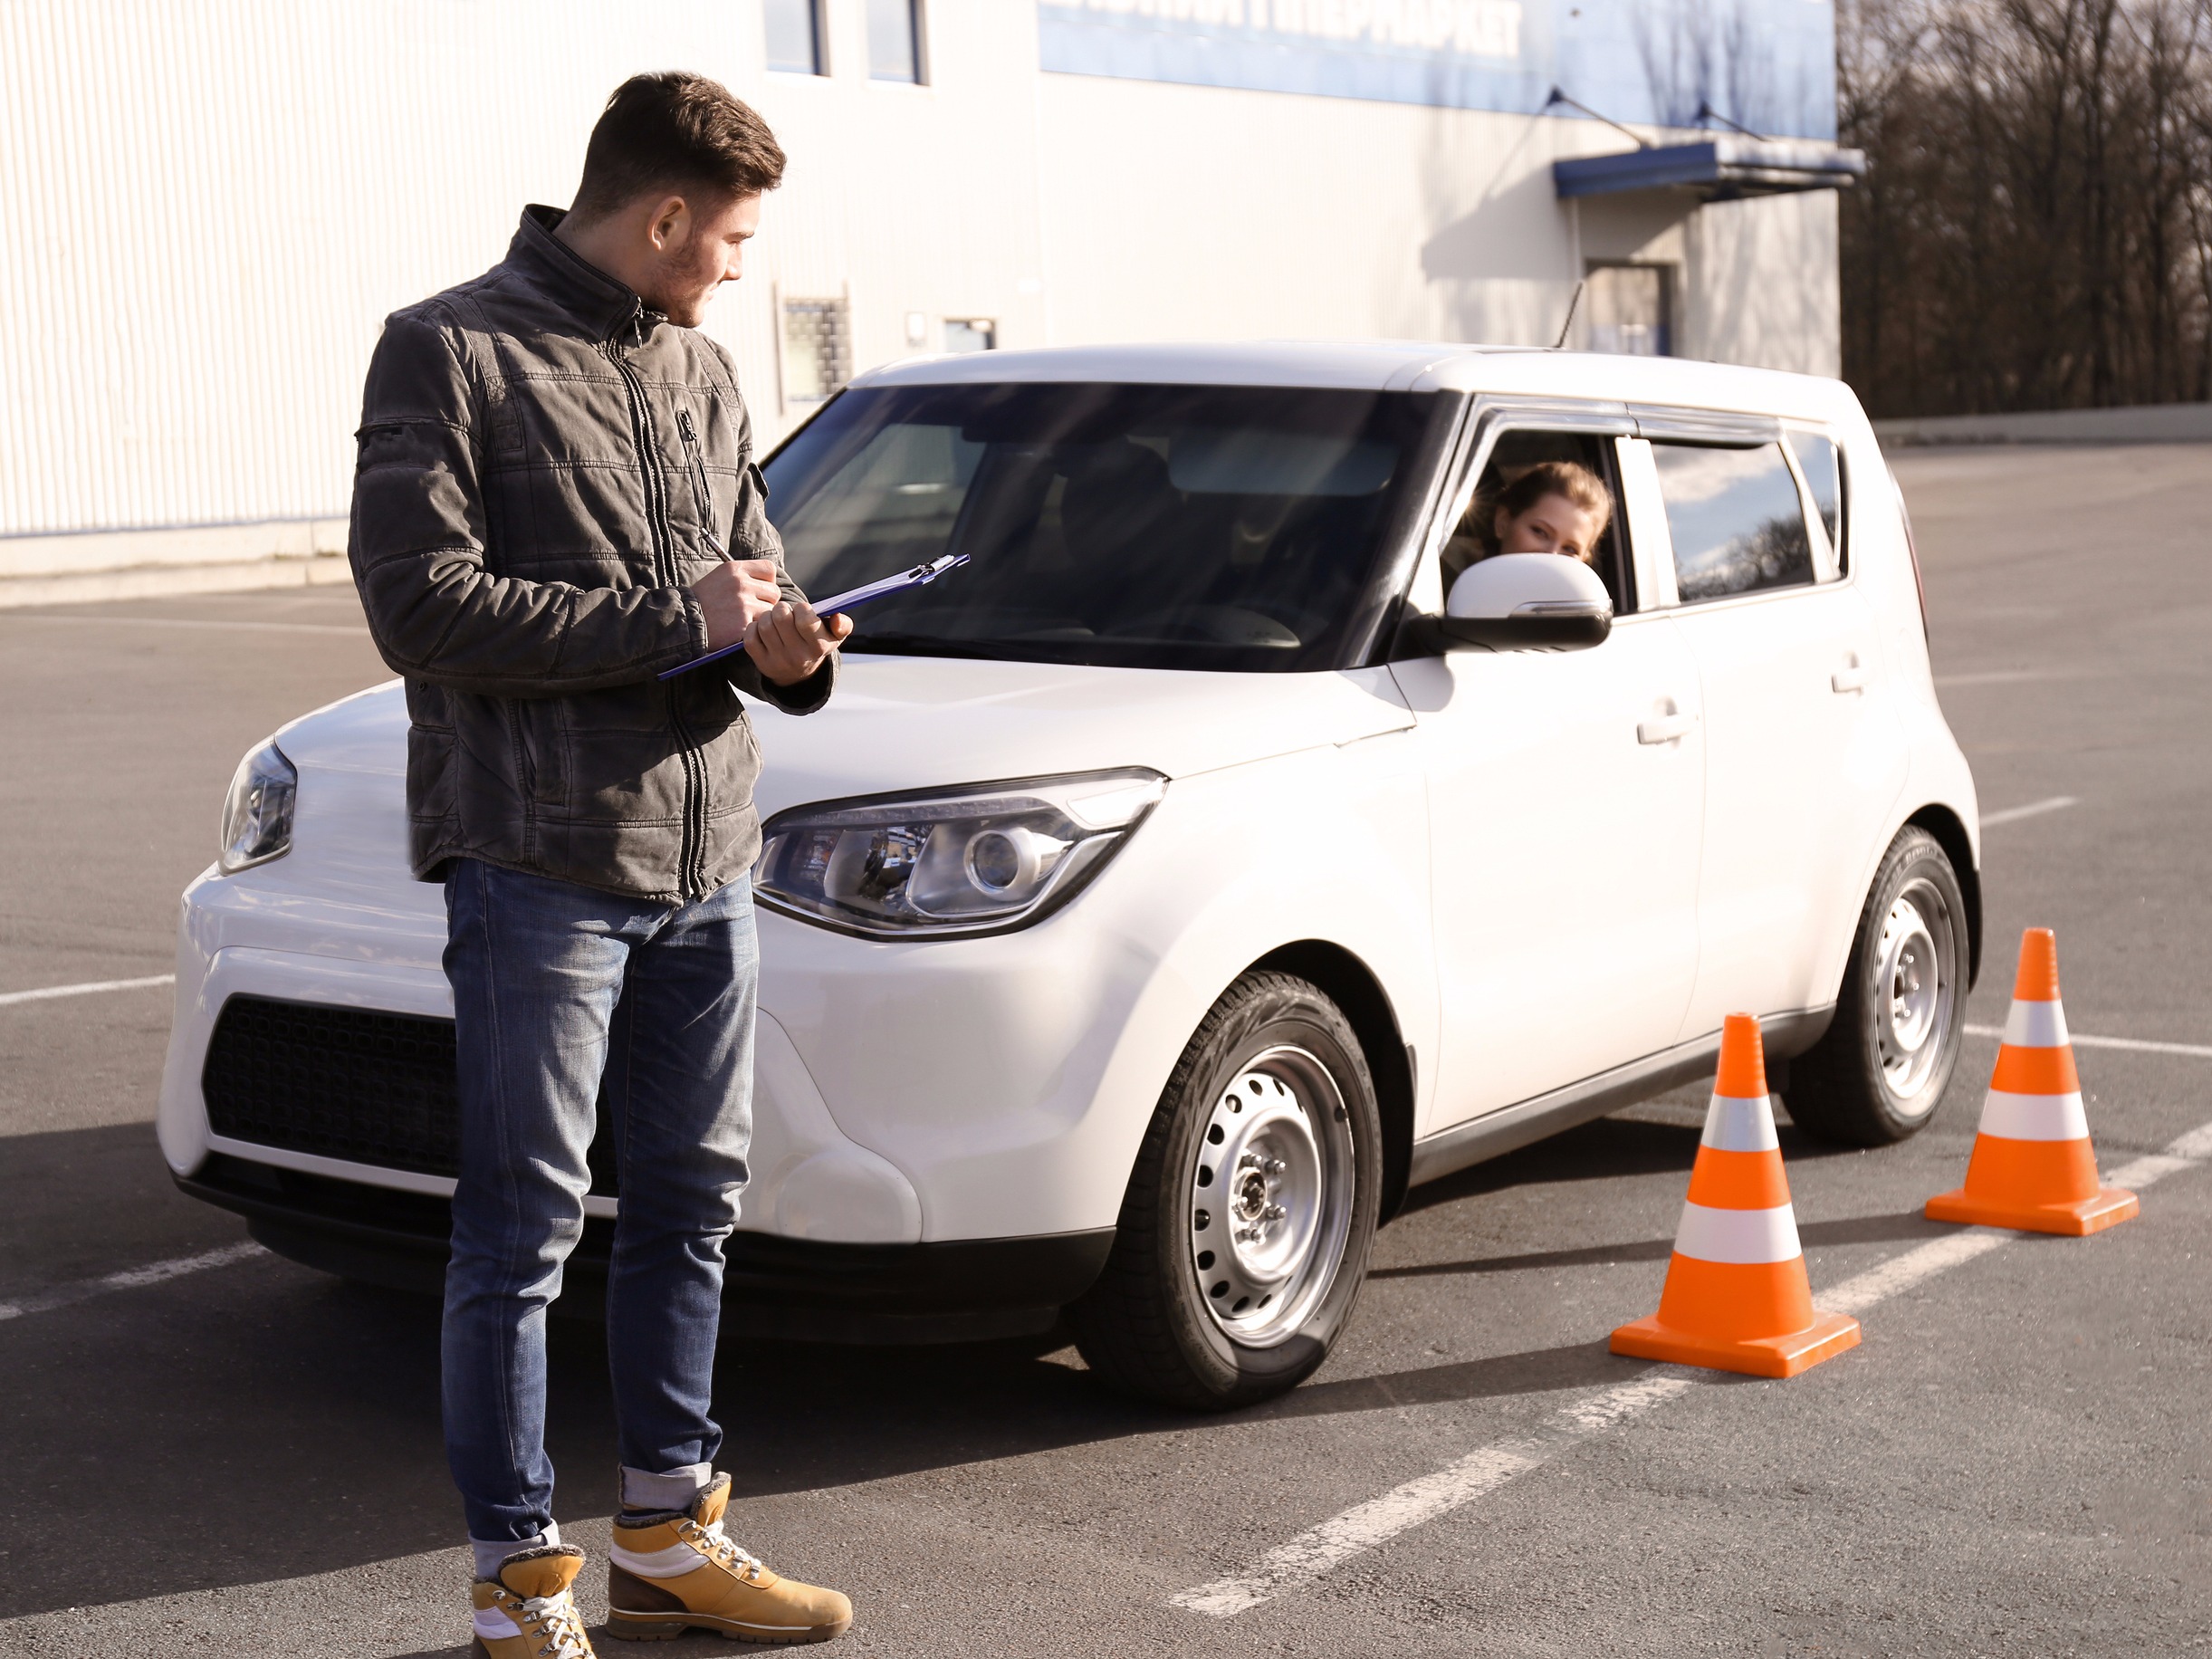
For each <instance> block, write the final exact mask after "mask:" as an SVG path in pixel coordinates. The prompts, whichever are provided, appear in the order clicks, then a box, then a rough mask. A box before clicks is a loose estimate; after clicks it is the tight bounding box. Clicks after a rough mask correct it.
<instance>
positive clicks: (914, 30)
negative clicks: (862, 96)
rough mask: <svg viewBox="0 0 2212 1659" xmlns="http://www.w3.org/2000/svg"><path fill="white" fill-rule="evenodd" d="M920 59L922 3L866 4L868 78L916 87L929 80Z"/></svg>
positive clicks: (872, 0)
mask: <svg viewBox="0 0 2212 1659" xmlns="http://www.w3.org/2000/svg"><path fill="white" fill-rule="evenodd" d="M926 68H927V65H926V64H925V63H924V62H923V58H922V0H868V74H869V75H870V76H871V77H872V78H873V79H875V80H877V81H903V82H906V83H907V84H908V85H910V86H919V85H921V84H922V82H924V81H926V80H928V79H929V76H928V74H927V73H926V72H925V71H926Z"/></svg>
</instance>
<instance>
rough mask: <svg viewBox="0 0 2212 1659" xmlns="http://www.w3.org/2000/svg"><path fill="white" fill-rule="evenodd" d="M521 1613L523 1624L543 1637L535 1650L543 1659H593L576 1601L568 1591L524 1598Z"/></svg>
mask: <svg viewBox="0 0 2212 1659" xmlns="http://www.w3.org/2000/svg"><path fill="white" fill-rule="evenodd" d="M522 1619H523V1621H524V1623H525V1624H527V1625H529V1626H530V1627H531V1629H533V1630H535V1631H536V1632H537V1634H538V1635H541V1636H543V1637H544V1638H545V1641H544V1645H542V1646H541V1647H540V1648H539V1649H538V1650H537V1651H538V1653H539V1654H541V1656H542V1659H592V1654H591V1644H590V1642H589V1640H588V1639H587V1638H586V1637H585V1635H584V1626H583V1621H582V1620H581V1619H580V1618H579V1617H578V1616H577V1612H576V1601H575V1598H574V1597H571V1596H570V1594H569V1592H568V1591H566V1590H562V1591H561V1592H560V1594H559V1595H557V1596H531V1597H525V1598H524V1599H523V1602H522Z"/></svg>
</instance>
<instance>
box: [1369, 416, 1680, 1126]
mask: <svg viewBox="0 0 2212 1659" xmlns="http://www.w3.org/2000/svg"><path fill="white" fill-rule="evenodd" d="M1496 436H1497V435H1495V434H1486V435H1485V439H1484V450H1485V452H1487V450H1488V448H1489V446H1490V445H1491V443H1492V442H1494V439H1495V437H1496ZM1589 441H1591V442H1593V444H1594V448H1593V450H1592V453H1593V455H1594V456H1601V457H1602V458H1603V460H1604V465H1605V466H1606V469H1607V470H1608V471H1613V472H1614V480H1615V481H1614V488H1615V491H1616V497H1617V494H1619V493H1620V492H1621V490H1622V489H1623V475H1622V474H1621V473H1620V472H1619V471H1618V470H1617V468H1616V467H1615V465H1614V456H1615V454H1616V445H1617V444H1618V443H1619V441H1620V440H1616V439H1615V438H1614V437H1612V436H1605V437H1603V438H1597V439H1593V440H1589ZM1630 441H1631V442H1633V440H1630ZM1475 459H1476V463H1477V465H1475V466H1472V467H1470V469H1469V472H1468V474H1467V480H1466V482H1464V483H1463V484H1462V485H1461V491H1460V498H1461V502H1462V503H1464V500H1465V498H1466V495H1467V494H1468V493H1469V492H1470V490H1471V487H1472V481H1473V480H1474V479H1475V478H1476V477H1478V476H1479V468H1480V465H1481V464H1482V463H1483V461H1484V459H1485V454H1478V455H1477V456H1476V457H1475ZM1646 472H1647V482H1648V464H1647V466H1646ZM1625 484H1626V488H1627V494H1628V495H1629V501H1628V503H1627V506H1628V511H1627V512H1626V513H1619V514H1616V521H1617V522H1620V523H1623V527H1624V529H1625V532H1626V542H1627V545H1626V546H1625V548H1623V549H1621V550H1619V551H1621V553H1622V563H1623V569H1622V574H1621V577H1620V579H1618V580H1614V581H1613V582H1611V583H1610V584H1609V585H1614V586H1615V587H1616V594H1615V604H1616V609H1618V610H1619V611H1620V613H1621V614H1618V615H1617V617H1616V620H1615V622H1614V628H1613V632H1612V635H1611V637H1610V638H1607V639H1606V640H1605V641H1604V643H1603V644H1601V645H1598V646H1595V647H1591V648H1589V649H1586V650H1578V651H1567V652H1541V651H1501V652H1489V651H1480V650H1474V651H1456V652H1452V653H1450V654H1448V655H1445V656H1440V657H1422V658H1417V659H1413V660H1409V661H1401V662H1398V663H1395V664H1393V674H1394V675H1395V676H1397V678H1398V681H1399V685H1400V686H1401V688H1402V690H1403V693H1404V695H1405V697H1406V700H1407V702H1408V703H1409V704H1410V705H1412V708H1413V710H1414V717H1415V722H1416V727H1415V733H1414V737H1415V741H1416V743H1418V744H1419V746H1420V755H1421V762H1422V769H1423V772H1424V773H1425V777H1426V782H1427V788H1428V810H1429V816H1430V837H1429V839H1430V848H1431V853H1430V856H1431V858H1432V884H1431V885H1432V894H1433V901H1432V903H1433V914H1434V925H1435V937H1436V960H1437V973H1438V982H1439V983H1438V989H1439V992H1440V1000H1441V1009H1442V1022H1441V1042H1440V1048H1439V1052H1438V1053H1437V1055H1436V1056H1435V1057H1434V1061H1433V1063H1434V1066H1435V1072H1434V1077H1435V1088H1434V1091H1433V1095H1432V1105H1431V1108H1430V1111H1429V1113H1428V1115H1427V1118H1426V1121H1424V1122H1423V1123H1422V1126H1421V1132H1422V1133H1423V1134H1428V1133H1432V1132H1434V1131H1435V1130H1437V1129H1440V1128H1442V1127H1448V1126H1450V1125H1452V1124H1455V1123H1460V1122H1463V1121H1465V1120H1467V1119H1469V1118H1472V1117H1479V1116H1481V1115H1483V1114H1485V1113H1488V1112H1491V1111H1495V1110H1498V1109H1499V1108H1503V1107H1508V1106H1510V1105H1513V1104H1514V1103H1516V1102H1518V1101H1521V1100H1526V1099H1528V1098H1532V1097H1534V1096H1537V1095H1540V1094H1543V1093H1546V1091H1548V1090H1551V1089H1554V1088H1560V1087H1562V1086H1564V1085H1566V1084H1569V1083H1573V1082H1575V1081H1578V1080H1579V1079H1584V1078H1587V1077H1591V1076H1594V1074H1596V1073H1599V1072H1602V1071H1604V1070H1606V1069H1609V1068H1612V1067H1614V1066H1617V1065H1620V1064H1623V1063H1624V1062H1626V1061H1629V1060H1636V1059H1639V1058H1641V1057H1642V1056H1644V1055H1646V1054H1650V1053H1652V1052H1654V1051H1656V1050H1661V1049H1664V1048H1666V1047H1668V1046H1669V1045H1670V1044H1671V1043H1672V1042H1673V1041H1674V1040H1675V1034H1676V1032H1677V1031H1679V1030H1680V1028H1681V1022H1682V1016H1683V1013H1684V1012H1685V1010H1686V1008H1687V1006H1688V1003H1689V1000H1690V990H1691V985H1692V982H1693V979H1694V975H1695V972H1696V964H1697V916H1696V910H1697V873H1698V845H1699V830H1700V817H1701V813H1702V805H1703V799H1704V775H1703V766H1704V737H1703V729H1702V725H1701V723H1700V707H1699V693H1698V676H1697V670H1696V666H1695V664H1694V662H1693V660H1692V659H1691V657H1690V651H1689V648H1688V647H1687V646H1686V645H1685V644H1684V642H1683V640H1682V638H1681V632H1680V630H1679V629H1678V628H1677V627H1676V626H1675V622H1674V619H1673V618H1672V617H1671V615H1669V614H1668V613H1667V611H1666V610H1665V609H1663V608H1651V609H1647V608H1641V607H1638V606H1637V605H1636V604H1635V601H1634V595H1633V590H1635V589H1639V588H1641V587H1642V586H1643V585H1644V579H1643V577H1642V559H1641V554H1640V553H1639V551H1638V546H1639V542H1638V538H1639V536H1640V535H1642V534H1644V533H1646V531H1647V523H1646V521H1647V520H1648V519H1649V518H1650V516H1651V515H1653V514H1656V513H1659V511H1660V509H1659V507H1658V505H1657V503H1656V499H1655V497H1654V496H1652V493H1651V492H1650V491H1649V490H1648V489H1645V490H1644V491H1642V493H1641V494H1642V501H1641V502H1639V500H1638V494H1639V492H1638V491H1637V490H1636V489H1635V488H1634V487H1633V485H1634V480H1633V478H1629V479H1626V480H1625ZM1663 539H1664V538H1663V535H1662V536H1661V542H1662V543H1663ZM1439 540H1440V541H1441V538H1439ZM1435 558H1436V553H1435V551H1434V549H1432V550H1431V552H1430V554H1429V559H1430V561H1431V565H1433V561H1434V560H1435ZM1422 580H1426V582H1427V583H1428V586H1429V590H1430V591H1429V592H1428V593H1427V594H1426V595H1425V596H1424V594H1423V591H1422V588H1421V587H1420V586H1419V584H1418V582H1417V585H1416V587H1415V589H1414V593H1413V597H1414V600H1415V603H1416V604H1417V605H1423V608H1430V607H1433V606H1437V605H1441V584H1440V582H1439V580H1438V578H1437V576H1436V574H1435V572H1434V570H1433V569H1432V568H1425V569H1424V570H1423V571H1422ZM1621 589H1626V590H1630V591H1625V592H1624V591H1618V590H1621ZM1424 598H1425V600H1426V603H1425V604H1424Z"/></svg>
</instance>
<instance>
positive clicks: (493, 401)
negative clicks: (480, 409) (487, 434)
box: [484, 379, 524, 467]
mask: <svg viewBox="0 0 2212 1659" xmlns="http://www.w3.org/2000/svg"><path fill="white" fill-rule="evenodd" d="M484 403H485V409H484V414H485V417H486V421H487V424H488V425H489V426H490V427H491V439H492V461H493V465H496V466H502V467H506V466H515V465H521V463H522V454H523V449H524V444H523V428H522V400H521V398H518V397H517V396H516V395H515V390H514V388H513V386H512V384H510V383H509V382H508V381H507V380H506V379H496V380H493V381H492V382H491V383H490V384H489V386H488V387H487V388H485V393H484Z"/></svg>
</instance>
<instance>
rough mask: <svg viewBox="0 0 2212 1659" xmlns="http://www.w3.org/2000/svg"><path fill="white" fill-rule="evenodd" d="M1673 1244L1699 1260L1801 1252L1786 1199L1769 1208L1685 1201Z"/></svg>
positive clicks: (1776, 1257) (1778, 1257)
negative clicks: (1716, 1206) (1720, 1207)
mask: <svg viewBox="0 0 2212 1659" xmlns="http://www.w3.org/2000/svg"><path fill="white" fill-rule="evenodd" d="M1674 1248H1675V1251H1676V1252H1677V1253H1678V1254H1681V1255H1685V1256H1689V1257H1691V1258H1693V1259H1694V1260H1696V1261H1738V1262H1749V1261H1795V1260H1796V1258H1797V1256H1798V1255H1799V1254H1800V1253H1801V1252H1800V1251H1798V1248H1797V1213H1796V1212H1795V1210H1794V1209H1792V1208H1791V1207H1790V1206H1789V1205H1788V1204H1786V1203H1781V1204H1776V1205H1775V1207H1774V1208H1773V1209H1771V1210H1715V1209H1711V1208H1709V1207H1708V1206H1707V1205H1705V1204H1701V1203H1685V1204H1683V1205H1682V1224H1681V1226H1680V1227H1679V1228H1677V1229H1676V1230H1675V1233H1674Z"/></svg>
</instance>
